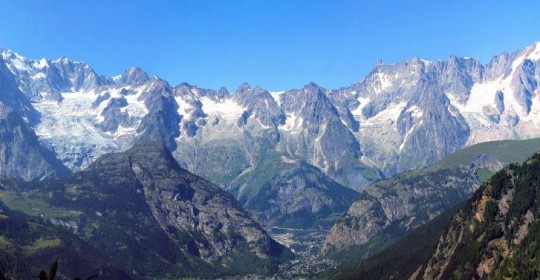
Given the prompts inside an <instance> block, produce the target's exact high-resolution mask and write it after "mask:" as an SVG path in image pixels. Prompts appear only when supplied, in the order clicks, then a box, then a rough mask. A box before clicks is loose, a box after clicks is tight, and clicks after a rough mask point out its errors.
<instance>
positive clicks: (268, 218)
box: [229, 154, 358, 230]
mask: <svg viewBox="0 0 540 280" xmlns="http://www.w3.org/2000/svg"><path fill="white" fill-rule="evenodd" d="M231 185H232V186H235V188H232V189H229V191H230V192H232V193H233V194H234V195H235V196H236V197H238V199H239V201H240V202H242V203H243V205H244V207H245V208H246V209H248V210H250V211H251V212H252V213H254V215H255V217H256V218H257V219H258V220H259V221H260V222H261V223H262V224H264V225H265V226H268V227H280V228H292V229H323V230H328V229H329V228H330V227H331V226H332V224H333V223H334V222H335V220H336V219H337V217H339V215H341V213H343V212H344V211H345V210H347V209H348V207H349V206H350V205H351V204H352V203H353V202H354V201H355V200H356V198H357V197H358V193H357V192H355V191H353V190H351V189H349V188H346V187H344V186H342V185H340V184H338V183H336V182H335V181H333V180H332V179H331V178H329V177H328V176H326V175H324V174H323V173H322V172H321V171H320V170H319V169H317V168H316V167H314V166H312V165H310V164H308V163H306V162H304V161H302V160H294V159H290V158H287V157H286V156H284V155H280V154H270V155H267V156H266V158H265V159H264V161H263V162H259V163H258V164H257V165H256V168H254V169H253V170H250V171H249V172H246V173H244V174H242V175H241V176H239V177H238V179H237V180H235V181H233V183H231Z"/></svg>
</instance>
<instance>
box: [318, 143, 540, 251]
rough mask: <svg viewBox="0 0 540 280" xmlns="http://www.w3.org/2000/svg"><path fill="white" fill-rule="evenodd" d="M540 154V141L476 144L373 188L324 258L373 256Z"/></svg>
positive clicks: (345, 219) (329, 242)
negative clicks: (491, 179)
mask: <svg viewBox="0 0 540 280" xmlns="http://www.w3.org/2000/svg"><path fill="white" fill-rule="evenodd" d="M539 149H540V139H531V140H523V141H495V142H488V143H482V144H477V145H473V146H471V147H468V148H465V149H463V150H461V151H459V152H456V153H454V154H452V155H450V156H448V157H447V158H445V159H443V160H441V161H440V162H438V163H436V164H435V165H433V166H431V167H428V168H425V169H421V170H415V171H410V172H405V173H403V174H400V175H397V176H395V177H393V178H391V179H387V180H381V181H378V182H375V183H373V184H371V185H370V186H368V187H367V188H366V189H365V190H364V192H362V193H361V195H360V198H359V199H358V200H357V201H356V202H355V203H354V204H352V206H351V207H350V208H349V210H348V211H347V213H346V214H344V215H343V216H342V217H341V218H340V220H339V221H338V222H337V223H336V224H335V225H334V227H333V228H332V230H331V231H330V233H329V234H328V236H327V237H326V241H325V243H324V246H323V249H322V253H323V254H324V255H332V254H337V256H336V257H338V258H350V257H351V254H352V255H355V257H356V258H365V257H367V256H369V255H373V253H376V252H378V251H379V250H381V249H382V248H384V247H385V246H387V245H388V244H390V243H392V242H393V241H395V240H396V239H397V238H399V237H401V236H403V235H404V234H405V233H407V232H408V231H410V230H412V229H414V228H416V227H418V226H419V225H422V224H424V223H426V222H428V221H429V220H431V219H433V218H434V217H435V216H437V215H439V214H440V213H442V212H443V211H444V210H446V209H449V208H452V207H453V206H455V205H457V204H459V203H460V202H461V201H464V200H465V199H467V198H468V197H469V196H470V195H471V194H472V193H473V192H474V191H475V190H476V188H478V186H479V185H480V184H481V183H482V180H483V179H484V178H486V177H487V178H489V177H490V176H491V175H493V174H494V172H496V171H498V170H499V169H501V168H502V167H503V166H504V164H508V163H512V162H516V161H523V160H525V159H526V158H527V157H528V155H530V154H532V153H534V152H535V151H537V150H539ZM484 180H485V179H484ZM340 255H342V256H340Z"/></svg>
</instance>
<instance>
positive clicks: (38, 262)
mask: <svg viewBox="0 0 540 280" xmlns="http://www.w3.org/2000/svg"><path fill="white" fill-rule="evenodd" d="M55 260H58V261H59V275H58V278H59V279H72V278H74V277H77V276H79V277H90V276H92V275H100V276H101V277H106V278H107V279H136V278H137V277H135V276H134V275H132V274H131V273H129V272H127V271H126V270H125V269H123V268H122V267H121V266H119V265H118V264H115V263H114V262H112V261H111V260H110V259H109V258H107V257H105V256H103V255H102V254H100V253H99V252H98V251H97V250H96V249H95V248H93V247H91V246H89V245H88V244H86V243H85V242H83V241H82V240H80V239H79V238H77V237H76V236H75V235H74V234H73V233H71V232H69V231H67V230H65V229H63V228H61V227H55V226H53V225H51V224H47V223H45V222H43V221H42V220H41V219H40V218H32V217H28V216H26V215H24V214H22V213H19V212H16V211H12V210H10V209H9V208H7V207H6V206H5V205H4V204H3V203H2V202H0V275H2V274H3V275H4V276H5V277H10V278H13V279H31V278H35V276H36V275H37V274H38V272H39V271H41V270H47V269H48V267H49V266H50V265H51V263H52V262H54V261H55ZM70 276H71V277H70Z"/></svg>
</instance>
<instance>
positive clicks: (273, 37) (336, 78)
mask: <svg viewBox="0 0 540 280" xmlns="http://www.w3.org/2000/svg"><path fill="white" fill-rule="evenodd" d="M539 11H540V1H532V0H531V1H496V0H491V1H457V0H453V1H416V0H410V1H397V0H396V1H359V0H358V1H345V0H344V1H339V0H334V1H317V0H311V1H300V0H298V1H293V0H287V1H278V0H268V1H259V0H250V1H240V0H239V1H233V0H231V1H204V0H198V1H162V0H152V1H150V0H149V1H111V0H107V1H105V0H97V1H67V0H54V1H24V0H22V1H7V0H0V26H1V28H0V46H1V47H4V48H10V49H13V50H14V51H16V52H19V53H21V54H22V55H24V56H27V57H30V58H40V57H48V58H58V57H60V56H67V57H69V58H72V59H75V60H79V61H85V62H87V63H89V64H90V65H91V66H92V67H93V68H94V69H95V70H96V71H98V72H99V73H101V74H105V75H108V76H113V75H116V74H119V73H121V72H122V71H123V70H124V69H126V68H128V67H129V66H133V65H137V66H140V67H142V68H144V69H145V70H146V71H147V72H148V73H149V74H151V75H158V76H160V77H162V78H164V79H166V80H168V81H169V82H170V83H171V84H173V85H176V84H178V83H180V82H188V83H190V84H194V85H198V86H201V87H205V88H219V87H220V86H222V85H223V86H226V87H227V88H229V89H230V90H234V89H236V88H237V87H238V86H239V85H240V84H241V83H242V82H244V81H245V82H248V83H250V84H251V85H252V86H255V85H260V86H262V87H264V88H266V89H268V90H286V89H290V88H298V87H302V86H303V85H304V84H307V83H308V82H310V81H314V82H316V83H318V84H319V85H321V86H324V87H327V88H337V87H341V86H347V85H350V84H352V83H355V82H357V81H359V80H361V79H362V77H364V76H365V75H366V74H368V73H369V72H370V71H371V70H372V68H373V66H374V64H375V62H376V61H377V59H382V60H383V62H384V63H393V62H396V61H399V60H405V59H410V58H412V57H415V56H419V57H421V58H426V59H446V58H448V56H450V55H451V54H455V55H458V56H471V57H476V58H479V59H480V60H481V61H482V62H484V63H486V62H488V61H489V59H490V58H491V57H492V56H494V55H496V54H498V53H500V52H502V51H505V50H506V51H513V50H517V49H519V48H522V47H525V46H527V45H530V44H532V43H533V42H535V41H540V12H539Z"/></svg>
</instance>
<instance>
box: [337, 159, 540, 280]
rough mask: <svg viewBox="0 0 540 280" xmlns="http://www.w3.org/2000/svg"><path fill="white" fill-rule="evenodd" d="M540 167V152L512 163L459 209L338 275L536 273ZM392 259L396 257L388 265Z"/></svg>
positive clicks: (416, 276)
mask: <svg viewBox="0 0 540 280" xmlns="http://www.w3.org/2000/svg"><path fill="white" fill-rule="evenodd" d="M539 170H540V154H538V153H536V154H535V155H533V156H532V157H531V158H530V159H528V160H527V161H525V162H524V163H523V164H511V165H509V166H508V167H507V168H505V169H504V170H501V171H499V172H498V173H496V174H495V175H494V176H493V177H491V179H489V180H488V181H487V182H486V183H485V184H484V185H483V186H482V187H481V188H480V189H479V190H478V191H476V192H475V194H474V195H473V197H472V198H470V199H469V200H468V201H467V202H465V203H464V204H463V205H462V206H461V207H460V208H459V210H458V211H453V212H454V213H451V212H450V213H448V214H449V215H446V216H447V217H446V218H440V219H436V221H435V220H434V221H433V222H430V223H428V224H427V225H425V226H424V227H422V228H419V229H418V230H415V231H413V232H412V233H411V234H410V235H409V236H407V237H406V238H404V239H403V240H401V241H398V242H397V243H395V244H394V245H393V246H392V247H391V248H389V249H388V250H385V251H383V252H382V253H381V254H379V255H378V256H376V257H375V258H374V260H371V261H370V260H367V261H364V262H362V263H361V264H360V265H359V266H356V267H353V268H350V269H348V270H347V271H346V272H345V273H343V274H341V276H339V277H338V278H342V279H366V277H375V278H378V279H395V278H402V279H406V278H409V279H536V278H538V277H539V276H540V266H539V263H540V260H539V259H538V252H539V250H540V247H539V243H538V240H539V239H538V237H539V234H540V226H539V223H538V213H539V209H540V208H539V207H540V196H539V194H540V192H539V190H540V189H539V188H540V184H539V182H540V177H539V174H540V173H539V172H538V171H539ZM428 228H431V230H426V229H428ZM414 240H418V241H419V240H424V241H427V240H430V241H429V242H427V243H429V244H430V245H429V246H427V247H426V248H425V249H424V250H416V248H415V247H414ZM411 241H412V243H411ZM396 248H401V249H402V250H396ZM390 260H394V263H392V264H391V265H385V262H386V261H390ZM383 267H384V269H383Z"/></svg>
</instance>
